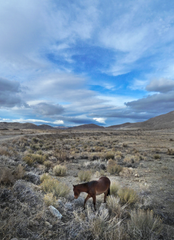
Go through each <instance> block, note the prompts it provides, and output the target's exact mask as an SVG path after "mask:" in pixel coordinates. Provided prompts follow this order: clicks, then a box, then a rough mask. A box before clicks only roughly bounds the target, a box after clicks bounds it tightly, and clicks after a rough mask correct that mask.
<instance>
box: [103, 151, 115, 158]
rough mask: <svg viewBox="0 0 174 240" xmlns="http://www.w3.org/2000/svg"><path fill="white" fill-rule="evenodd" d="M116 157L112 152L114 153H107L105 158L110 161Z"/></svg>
mask: <svg viewBox="0 0 174 240" xmlns="http://www.w3.org/2000/svg"><path fill="white" fill-rule="evenodd" d="M114 157H115V153H114V152H112V151H110V152H107V153H106V155H105V158H106V159H107V160H109V159H114Z"/></svg>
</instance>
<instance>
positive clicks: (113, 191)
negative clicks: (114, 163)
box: [110, 182, 120, 196]
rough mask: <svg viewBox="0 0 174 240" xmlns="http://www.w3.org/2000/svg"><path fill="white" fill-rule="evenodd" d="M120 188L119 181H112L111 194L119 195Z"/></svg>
mask: <svg viewBox="0 0 174 240" xmlns="http://www.w3.org/2000/svg"><path fill="white" fill-rule="evenodd" d="M119 189H120V186H119V185H118V183H116V182H112V183H111V186H110V193H111V195H113V196H117V195H118V190H119Z"/></svg>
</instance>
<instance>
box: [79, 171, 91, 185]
mask: <svg viewBox="0 0 174 240" xmlns="http://www.w3.org/2000/svg"><path fill="white" fill-rule="evenodd" d="M91 175H92V173H91V171H90V170H82V171H79V172H78V178H79V180H80V181H81V182H88V181H90V179H91Z"/></svg>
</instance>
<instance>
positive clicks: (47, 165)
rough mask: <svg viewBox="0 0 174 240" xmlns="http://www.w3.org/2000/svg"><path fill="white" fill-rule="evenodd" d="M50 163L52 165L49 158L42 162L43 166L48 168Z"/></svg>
mask: <svg viewBox="0 0 174 240" xmlns="http://www.w3.org/2000/svg"><path fill="white" fill-rule="evenodd" d="M51 165H52V162H51V161H49V160H47V161H45V162H44V166H45V167H46V168H50V167H51Z"/></svg>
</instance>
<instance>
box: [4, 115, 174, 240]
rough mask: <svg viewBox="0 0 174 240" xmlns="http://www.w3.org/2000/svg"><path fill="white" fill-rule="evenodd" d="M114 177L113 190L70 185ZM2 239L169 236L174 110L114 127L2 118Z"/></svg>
mask: <svg viewBox="0 0 174 240" xmlns="http://www.w3.org/2000/svg"><path fill="white" fill-rule="evenodd" d="M102 176H107V177H108V178H109V179H110V180H111V188H110V193H111V194H110V195H109V196H108V197H107V201H106V203H103V194H101V195H98V196H97V197H96V207H97V211H94V208H93V203H92V199H89V200H88V202H87V204H86V209H85V210H84V209H83V203H84V199H85V197H86V193H81V194H80V196H79V198H78V199H74V193H73V185H76V184H79V183H83V182H88V181H91V180H98V179H99V178H100V177H102ZM0 239H4V240H12V239H13V240H17V239H18V240H20V239H21V240H24V239H29V240H30V239H31V240H35V239H54V240H56V239H61V240H64V239H73V240H74V239H77V240H78V239H79V240H82V239H90V240H92V239H100V240H101V239H102V240H103V239H104V240H114V239H120V240H123V239H125V240H126V239H130V240H132V239H136V240H137V239H174V112H170V113H168V114H165V115H161V116H158V117H155V118H152V119H149V120H148V121H146V122H142V123H134V124H131V123H126V124H122V125H115V126H111V127H107V128H104V127H100V126H97V125H83V126H79V127H74V128H65V129H60V128H57V129H55V128H52V127H50V126H48V125H42V126H36V125H34V124H19V123H0Z"/></svg>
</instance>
